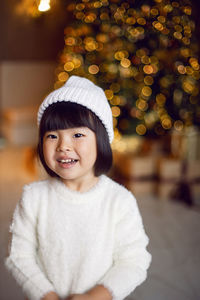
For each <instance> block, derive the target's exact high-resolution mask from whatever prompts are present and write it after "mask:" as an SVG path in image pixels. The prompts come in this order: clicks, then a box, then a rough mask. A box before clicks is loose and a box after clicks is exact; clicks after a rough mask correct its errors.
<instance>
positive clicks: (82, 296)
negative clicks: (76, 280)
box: [65, 293, 92, 300]
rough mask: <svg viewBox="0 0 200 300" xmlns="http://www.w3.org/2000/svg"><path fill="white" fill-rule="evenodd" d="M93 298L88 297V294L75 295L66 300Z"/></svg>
mask: <svg viewBox="0 0 200 300" xmlns="http://www.w3.org/2000/svg"><path fill="white" fill-rule="evenodd" d="M91 298H92V297H91V296H90V295H88V294H87V293H85V294H73V295H70V296H68V297H67V298H66V299H65V300H92V299H91Z"/></svg>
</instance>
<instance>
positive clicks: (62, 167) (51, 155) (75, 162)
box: [43, 127, 97, 190]
mask: <svg viewBox="0 0 200 300" xmlns="http://www.w3.org/2000/svg"><path fill="white" fill-rule="evenodd" d="M43 153H44V159H45V162H46V164H47V166H48V167H49V168H50V169H51V170H52V171H53V172H55V173H56V174H57V175H58V176H59V177H60V178H61V179H62V181H63V182H64V183H65V184H66V185H67V186H68V187H69V188H72V189H74V190H87V189H88V188H90V187H91V186H92V185H94V183H95V182H96V181H97V178H96V177H95V175H94V164H95V162H96V158H97V145H96V135H95V133H94V132H93V131H92V130H90V129H89V128H88V127H78V128H69V129H62V130H55V131H48V132H46V134H45V135H44V138H43Z"/></svg>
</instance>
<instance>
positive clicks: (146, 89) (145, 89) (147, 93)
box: [141, 86, 152, 97]
mask: <svg viewBox="0 0 200 300" xmlns="http://www.w3.org/2000/svg"><path fill="white" fill-rule="evenodd" d="M141 94H142V96H144V97H150V96H151V94H152V89H151V88H150V87H149V86H144V87H143V88H142V91H141Z"/></svg>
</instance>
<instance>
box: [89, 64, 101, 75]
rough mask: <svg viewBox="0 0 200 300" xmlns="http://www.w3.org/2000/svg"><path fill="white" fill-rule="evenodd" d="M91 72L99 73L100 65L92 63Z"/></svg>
mask: <svg viewBox="0 0 200 300" xmlns="http://www.w3.org/2000/svg"><path fill="white" fill-rule="evenodd" d="M88 71H89V73H90V74H97V73H98V72H99V67H98V66H97V65H91V66H89V68H88Z"/></svg>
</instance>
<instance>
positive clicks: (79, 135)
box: [74, 133, 83, 138]
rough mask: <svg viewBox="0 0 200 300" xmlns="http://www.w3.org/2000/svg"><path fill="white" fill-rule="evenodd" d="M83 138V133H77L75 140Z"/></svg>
mask: <svg viewBox="0 0 200 300" xmlns="http://www.w3.org/2000/svg"><path fill="white" fill-rule="evenodd" d="M82 136H83V134H82V133H75V134H74V137H75V138H80V137H82Z"/></svg>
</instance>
